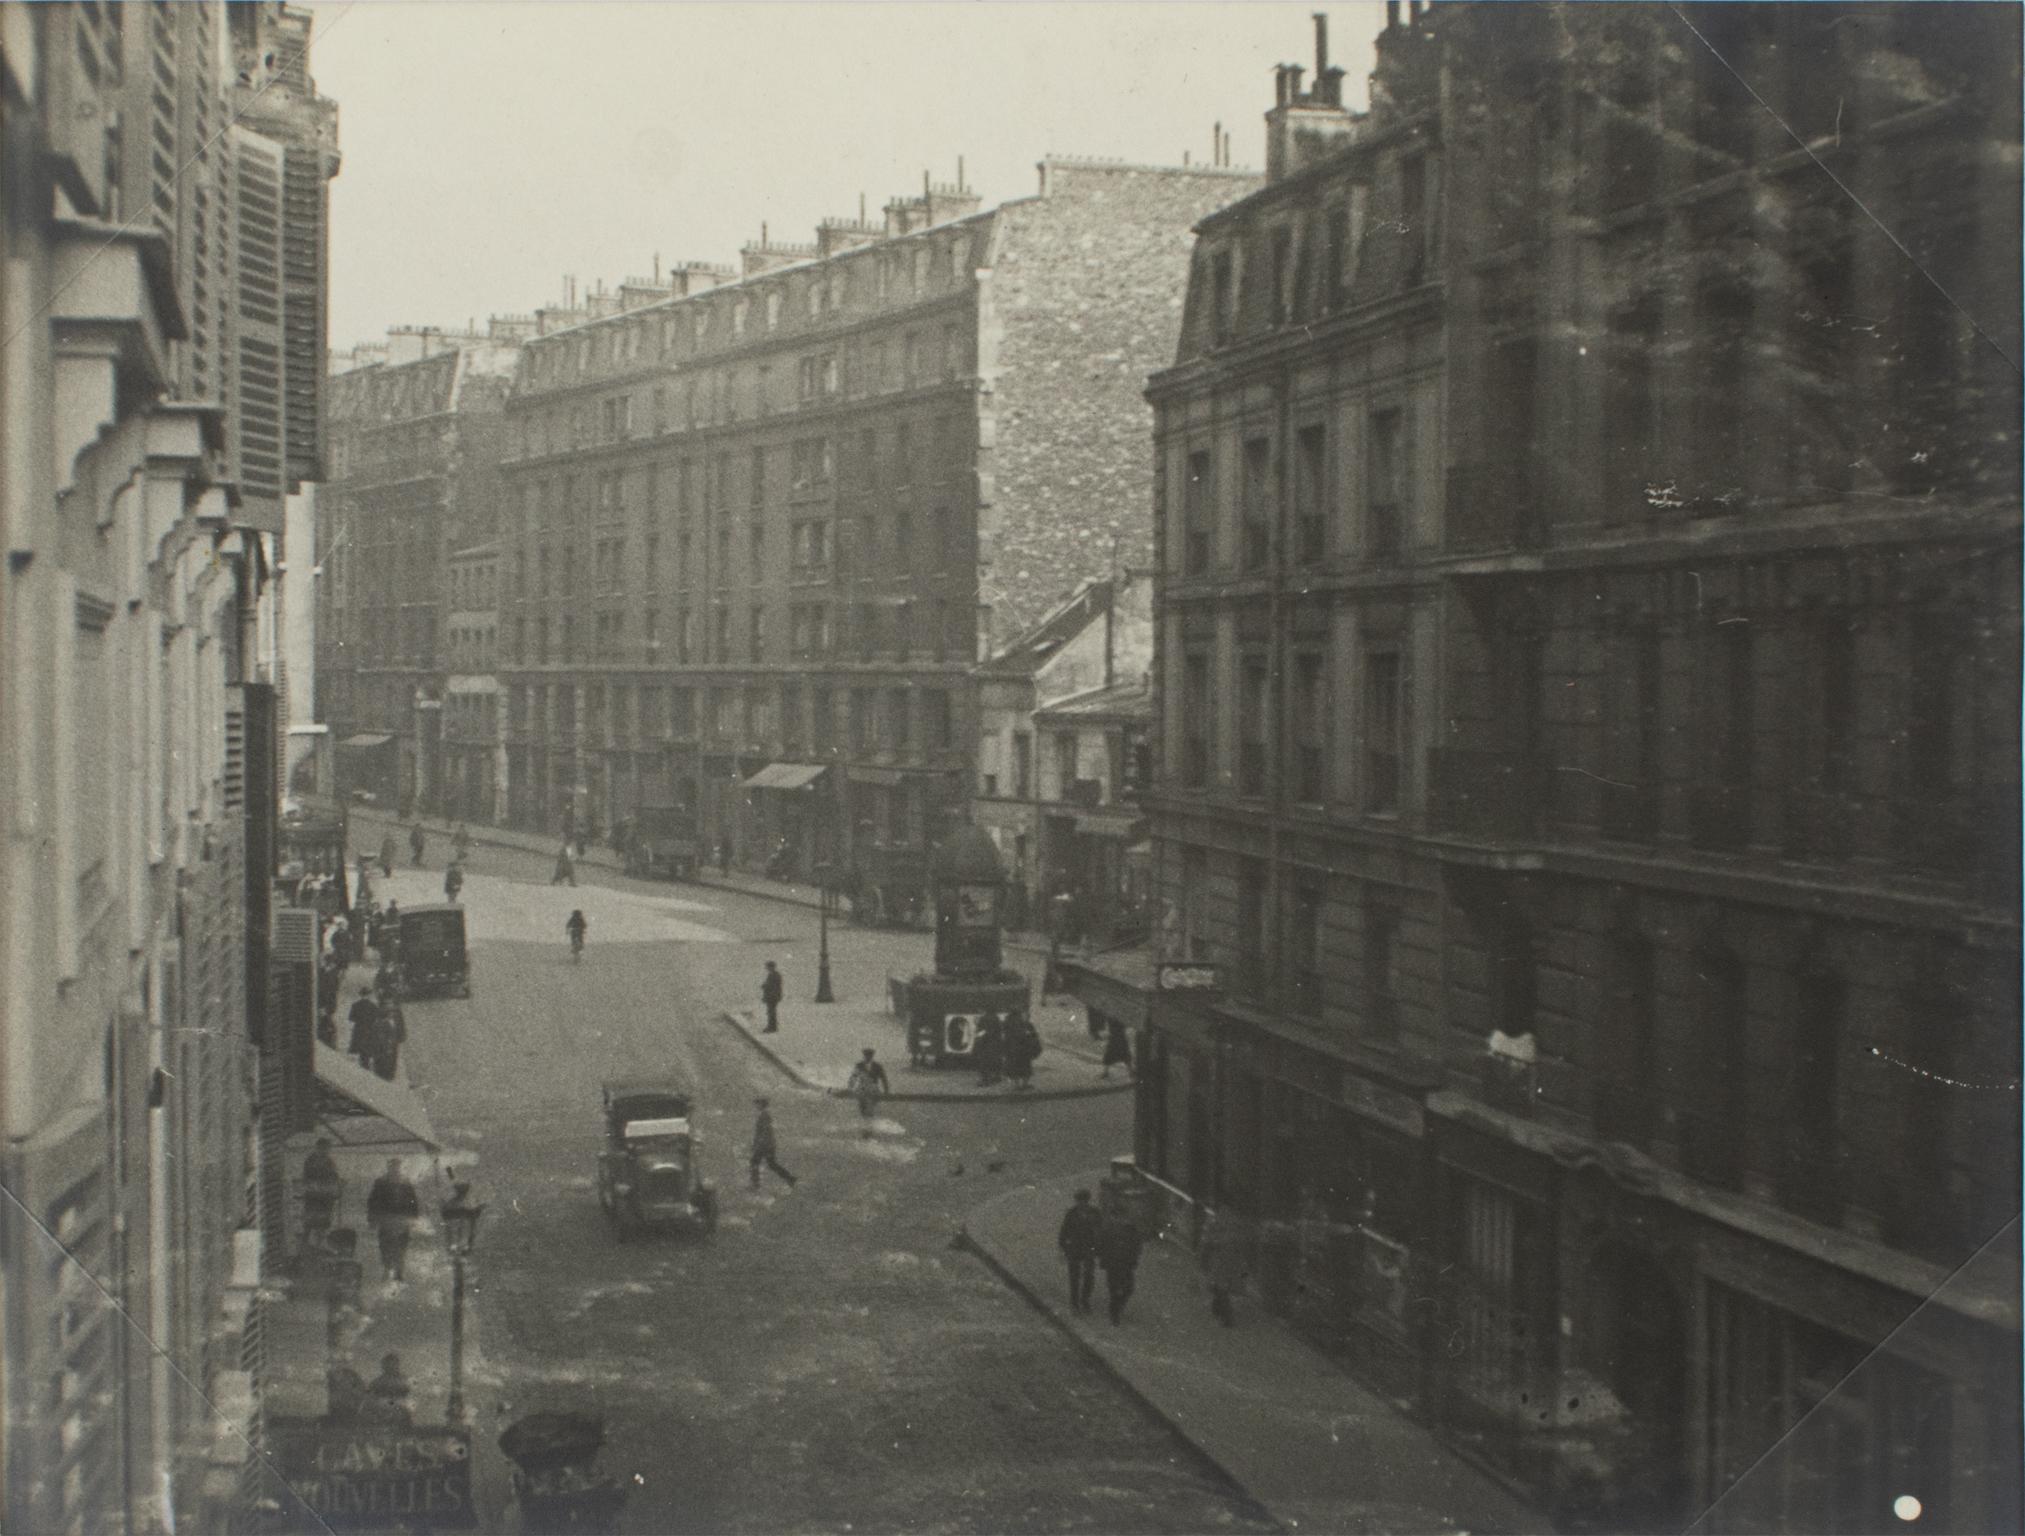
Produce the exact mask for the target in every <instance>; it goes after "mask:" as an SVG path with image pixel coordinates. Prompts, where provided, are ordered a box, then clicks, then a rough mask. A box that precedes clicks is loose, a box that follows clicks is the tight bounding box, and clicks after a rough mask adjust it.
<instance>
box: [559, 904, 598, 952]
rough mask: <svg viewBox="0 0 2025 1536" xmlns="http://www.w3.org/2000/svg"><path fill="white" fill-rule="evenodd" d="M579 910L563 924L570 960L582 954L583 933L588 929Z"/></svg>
mask: <svg viewBox="0 0 2025 1536" xmlns="http://www.w3.org/2000/svg"><path fill="white" fill-rule="evenodd" d="M590 926H591V925H590V923H589V922H588V921H587V920H586V919H585V917H584V914H583V912H582V910H581V909H579V910H577V911H575V912H572V913H570V920H569V921H568V922H567V923H565V924H563V927H564V928H565V929H567V930H568V932H569V936H570V958H571V959H572V960H574V959H577V958H579V957H580V956H581V955H582V954H583V952H584V932H585V930H586V929H588V928H589V927H590Z"/></svg>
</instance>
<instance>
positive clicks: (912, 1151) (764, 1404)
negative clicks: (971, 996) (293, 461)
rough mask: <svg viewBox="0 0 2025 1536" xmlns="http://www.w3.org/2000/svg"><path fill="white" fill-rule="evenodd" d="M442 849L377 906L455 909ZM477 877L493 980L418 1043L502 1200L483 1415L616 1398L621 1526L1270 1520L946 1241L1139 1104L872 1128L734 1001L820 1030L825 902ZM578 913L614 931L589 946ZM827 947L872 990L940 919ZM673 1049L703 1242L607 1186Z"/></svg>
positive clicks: (1088, 1151) (909, 964)
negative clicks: (790, 1073) (771, 1048)
mask: <svg viewBox="0 0 2025 1536" xmlns="http://www.w3.org/2000/svg"><path fill="white" fill-rule="evenodd" d="M374 840H375V841H377V831H375V832H374ZM404 851H405V849H404ZM447 852H448V850H447V848H445V847H443V846H441V845H440V844H439V845H438V846H436V847H434V848H432V849H431V850H430V854H429V865H430V868H428V869H427V870H426V871H422V872H409V871H397V873H396V876H395V879H394V880H393V882H392V883H391V887H390V888H389V887H385V886H383V889H382V892H381V894H382V898H383V899H384V897H385V895H386V894H387V893H388V889H390V890H391V894H392V895H394V896H395V897H396V898H398V899H399V900H401V902H402V903H403V905H410V904H413V903H414V902H417V901H423V900H440V899H441V878H442V874H441V871H442V862H443V859H444V858H445V857H446V856H447ZM468 867H469V868H470V870H471V874H470V878H469V882H468V884H467V885H466V887H465V892H464V905H465V906H466V908H467V909H468V911H469V912H470V925H471V930H472V933H473V936H474V994H475V995H474V997H473V998H472V999H471V1000H470V1001H468V1002H462V1001H444V1002H424V1003H418V1004H415V1005H412V1006H411V1007H410V1009H409V1023H410V1041H409V1048H408V1058H407V1061H408V1071H409V1073H410V1075H411V1077H412V1078H413V1080H414V1082H415V1084H416V1087H417V1089H418V1091H419V1092H420V1093H421V1094H422V1095H423V1097H424V1098H425V1100H426V1101H427V1103H428V1105H429V1109H430V1113H431V1115H432V1116H433V1118H434V1120H435V1123H436V1125H437V1127H438V1128H439V1131H440V1132H441V1133H442V1134H443V1136H444V1139H445V1141H446V1142H447V1143H448V1144H449V1146H450V1149H451V1150H450V1153H449V1157H450V1159H451V1160H454V1161H456V1162H459V1163H472V1164H475V1167H476V1194H477V1196H478V1198H481V1199H483V1200H484V1201H485V1202H486V1203H487V1215H486V1218H485V1227H484V1230H483V1231H482V1232H481V1238H480V1244H479V1253H478V1258H477V1262H476V1266H475V1270H474V1274H475V1281H476V1292H475V1308H476V1312H475V1315H476V1317H477V1319H478V1340H477V1349H476V1351H475V1353H474V1359H475V1361H476V1364H475V1366H474V1389H473V1390H472V1392H471V1394H470V1395H471V1403H472V1409H473V1418H474V1422H475V1424H476V1425H477V1427H478V1428H479V1430H480V1432H481V1433H483V1434H485V1435H487V1436H492V1435H496V1434H497V1433H498V1431H499V1429H500V1428H501V1427H502V1426H503V1425H504V1424H505V1423H506V1422H508V1421H509V1420H510V1419H511V1418H512V1417H514V1416H515V1415H517V1414H519V1413H522V1412H526V1411H529V1410H531V1409H534V1408H538V1407H551V1406H596V1407H598V1408H601V1409H602V1410H604V1411H605V1412H606V1413H607V1415H608V1416H609V1419H610V1424H611V1434H612V1439H611V1446H610V1448H609V1450H608V1451H607V1453H606V1462H605V1465H606V1467H607V1469H608V1470H611V1471H614V1472H619V1473H622V1474H625V1475H630V1476H634V1477H636V1478H637V1479H638V1482H637V1484H636V1488H635V1493H634V1497H633V1500H632V1502H631V1505H630V1507H629V1509H628V1513H627V1516H626V1521H625V1528H626V1529H627V1530H630V1531H640V1532H649V1531H678V1530H680V1531H697V1530H727V1531H748V1530H756V1531H778V1530H808V1529H817V1528H820V1529H828V1530H855V1531H867V1530H871V1531H877V1530H900V1529H905V1530H910V1531H945V1530H947V1531H967V1530H1020V1531H1028V1530H1031V1531H1049V1530H1102V1531H1140V1530H1144V1531H1163V1530H1187V1531H1208V1530H1221V1529H1265V1528H1268V1524H1267V1522H1266V1521H1265V1520H1264V1519H1263V1517H1262V1516H1261V1515H1260V1514H1259V1513H1258V1512H1257V1511H1256V1510H1254V1509H1252V1508H1251V1507H1250V1506H1249V1505H1248V1503H1247V1501H1246V1500H1245V1499H1244V1497H1243V1495H1241V1494H1240V1493H1238V1492H1237V1491H1236V1490H1235V1489H1233V1488H1232V1487H1231V1486H1230V1485H1229V1484H1228V1483H1227V1482H1224V1481H1223V1480H1222V1479H1221V1478H1220V1477H1219V1476H1218V1475H1217V1474H1215V1473H1214V1472H1212V1471H1210V1470H1209V1469H1207V1468H1206V1467H1205V1466H1204V1465H1203V1464H1202V1463H1201V1462H1200V1461H1199V1460H1198V1459H1197V1458H1196V1457H1195V1456H1194V1454H1193V1453H1192V1452H1191V1451H1190V1450H1189V1449H1188V1448H1187V1447H1186V1446H1185V1445H1183V1443H1182V1442H1181V1441H1180V1440H1179V1439H1178V1438H1176V1437H1175V1436H1174V1435H1173V1434H1172V1432H1171V1431H1170V1430H1168V1429H1167V1428H1166V1426H1165V1425H1164V1424H1162V1423H1161V1422H1159V1421H1158V1420H1156V1419H1154V1418H1152V1417H1151V1416H1150V1415H1149V1414H1148V1413H1147V1412H1146V1411H1145V1410H1144V1409H1142V1408H1141V1407H1139V1406H1138V1405H1137V1404H1136V1403H1134V1402H1133V1401H1132V1400H1131V1399H1130V1398H1128V1397H1127V1396H1126V1395H1125V1394H1123V1393H1122V1392H1121V1391H1120V1390H1119V1389H1118V1388H1117V1386H1116V1385H1115V1384H1114V1383H1113V1381H1112V1380H1111V1378H1110V1377H1108V1376H1107V1375H1105V1374H1104V1373H1103V1372H1102V1371H1101V1370H1100V1369H1099V1368H1098V1367H1097V1366H1096V1365H1095V1364H1093V1363H1092V1362H1091V1361H1090V1360H1089V1359H1088V1357H1087V1356H1085V1355H1084V1354H1082V1353H1081V1352H1080V1351H1079V1350H1078V1349H1077V1347H1076V1346H1075V1345H1074V1344H1072V1343H1071V1342H1069V1341H1068V1340H1067V1339H1065V1338H1064V1337H1063V1336H1062V1335H1061V1334H1060V1333H1059V1332H1057V1331H1056V1330H1055V1329H1054V1328H1053V1327H1051V1326H1050V1325H1049V1324H1048V1323H1047V1322H1046V1321H1045V1320H1043V1319H1042V1318H1041V1317H1039V1316H1038V1315H1037V1314H1036V1313H1035V1312H1034V1311H1033V1310H1032V1308H1030V1307H1029V1306H1028V1305H1027V1304H1026V1303H1025V1302H1024V1301H1022V1300H1020V1299H1019V1298H1018V1297H1017V1296H1015V1295H1014V1294H1013V1293H1012V1292H1011V1291H1009V1290H1008V1289H1006V1288H1005V1287H1004V1286H1003V1285H1002V1284H1001V1282H999V1281H998V1280H997V1279H996V1278H994V1277H993V1276H992V1275H991V1274H990V1272H989V1271H988V1270H987V1269H986V1268H985V1267H984V1266H983V1265H982V1264H981V1263H980V1262H979V1261H978V1260H977V1259H975V1258H974V1257H972V1256H971V1255H969V1254H967V1253H965V1252H963V1251H959V1250H955V1249H952V1247H951V1238H952V1236H953V1234H954V1233H955V1232H956V1230H957V1228H958V1226H959V1225H960V1224H961V1222H962V1220H963V1218H964V1216H965V1215H966V1214H967V1213H968V1212H969V1211H970V1210H971V1209H973V1208H974V1207H975V1206H976V1205H977V1204H978V1203H979V1202H980V1201H982V1200H984V1199H986V1198H988V1197H989V1196H990V1195H992V1194H994V1193H996V1192H999V1191H1002V1190H1005V1189H1008V1188H1011V1187H1013V1185H1014V1184H1015V1183H1016V1182H1023V1181H1029V1180H1038V1179H1044V1178H1048V1177H1058V1176H1061V1175H1064V1174H1072V1173H1073V1172H1074V1171H1075V1170H1077V1169H1079V1168H1088V1167H1091V1166H1094V1165H1097V1164H1099V1163H1101V1162H1103V1161H1104V1160H1105V1159H1106V1158H1107V1157H1109V1156H1110V1155H1111V1154H1112V1153H1114V1152H1117V1151H1120V1150H1123V1149H1125V1148H1126V1147H1128V1146H1129V1143H1130V1114H1131V1103H1130V1098H1129V1096H1126V1095H1117V1096H1112V1097H1104V1098H1093V1099H1080V1100H1069V1101H1064V1102H1056V1103H1028V1104H1019V1103H1014V1102H1005V1103H994V1104H978V1105H973V1104H940V1103H909V1104H898V1105H890V1106H887V1112H886V1113H884V1114H882V1115H881V1117H880V1118H879V1119H877V1120H876V1121H875V1122H874V1134H873V1135H872V1136H871V1137H870V1138H866V1137H863V1136H862V1135H861V1134H860V1127H861V1121H860V1119H859V1117H858V1114H857V1111H856V1108H855V1106H853V1105H851V1104H849V1103H847V1102H843V1101H840V1100H837V1099H831V1098H825V1097H822V1096H820V1095H817V1094H814V1093H810V1092H807V1091H805V1090H802V1089H799V1088H796V1087H795V1086H793V1085H792V1084H791V1083H790V1082H789V1081H787V1080H786V1079H785V1078H784V1077H783V1076H782V1075H781V1073H780V1072H779V1070H778V1069H777V1068H776V1067H774V1066H773V1065H772V1064H771V1063H769V1062H767V1061H766V1060H765V1059H764V1058H762V1057H761V1056H760V1055H759V1054H758V1053H757V1052H755V1051H754V1050H753V1049H752V1047H751V1045H750V1044H748V1043H747V1042H746V1041H745V1040H744V1039H742V1038H741V1037H739V1036H738V1035H737V1034H735V1033H734V1032H733V1031H731V1030H730V1029H729V1028H728V1027H727V1026H725V1025H724V1024H723V1023H721V1022H720V1021H719V1015H720V1013H721V1012H722V1010H723V1009H724V1008H726V1007H727V1006H732V1005H742V1004H745V1003H747V1002H749V1001H751V1000H752V998H753V997H754V995H755V994H756V992H757V987H758V978H759V974H760V970H761V964H762V961H764V960H765V959H768V958H773V959H777V960H778V961H779V962H780V963H781V966H782V969H783V971H784V972H785V973H786V975H787V978H788V1001H787V1003H786V1004H785V1005H784V1007H783V1010H782V1017H783V1026H784V1028H785V1029H786V1030H788V1031H795V1030H801V1029H815V1028H821V1027H823V1024H822V1021H821V1010H819V1009H816V1008H814V1007H813V1006H812V1005H810V1004H808V1003H807V1002H806V1001H805V999H806V998H807V997H808V995H809V993H810V992H811V991H812V990H813V986H814V979H815V959H814V949H815V915H814V914H813V913H810V912H807V911H804V910H800V909H796V908H790V907H785V906H781V905H779V904H776V903H771V902H767V901H764V900H761V899H757V898H749V897H745V896H740V895H736V894H731V893H724V892H717V891H698V890H697V889H696V888H694V887H687V886H681V885H649V884H644V883H641V882H634V881H626V880H621V879H618V878H616V877H611V876H606V875H602V874H591V875H587V876H581V877H580V878H582V879H583V880H584V883H583V884H582V885H580V886H579V887H578V888H576V889H574V890H571V889H568V888H563V889H552V888H551V887H550V886H549V885H548V883H547V882H548V877H549V873H550V861H549V860H547V859H545V858H540V857H537V856H534V855H523V854H518V853H513V852H508V851H504V850H498V849H492V848H481V849H479V850H478V851H477V853H476V855H475V857H474V858H473V859H472V860H471V861H470V864H469V866H468ZM706 898H707V899H706ZM572 907H581V908H582V909H583V910H584V912H585V914H586V916H587V917H588V918H589V921H590V941H589V946H588V950H587V953H586V955H585V958H584V961H583V963H582V964H580V965H573V964H572V963H571V962H570V959H569V953H568V948H567V945H566V942H565V939H564V932H563V922H564V919H565V917H566V916H567V915H568V913H569V911H570V909H571V908H572ZM832 950H833V964H834V968H835V980H836V986H837V990H838V992H839V995H840V996H844V997H868V996H871V995H873V994H874V991H875V990H876V989H879V988H882V987H883V978H884V975H885V972H886V970H887V969H888V968H889V967H892V968H908V969H911V968H914V967H916V966H919V965H920V964H922V963H923V962H924V961H925V959H926V957H927V953H928V940H927V938H926V937H925V936H923V935H897V934H883V933H867V932H861V931H859V930H856V929H852V928H843V929H840V930H837V931H835V932H833V945H832ZM866 1043H871V1044H884V1042H872V1041H868V1042H866ZM882 1054H883V1053H882ZM659 1071H674V1072H677V1073H680V1074H682V1075H683V1076H685V1077H687V1078H688V1079H689V1080H690V1081H691V1082H692V1083H693V1084H694V1085H695V1087H696V1090H697V1093H698V1097H699V1109H698V1115H697V1123H698V1125H699V1127H700V1129H701V1131H702V1134H703V1136H704V1138H705V1142H704V1149H703V1154H702V1156H703V1161H704V1164H705V1167H706V1169H707V1171H708V1172H709V1173H710V1174H711V1175H712V1176H713V1177H715V1178H716V1179H717V1181H718V1182H719V1184H720V1186H721V1189H722V1191H723V1208H724V1209H723V1219H722V1223H721V1225H720V1227H719V1230H718V1231H717V1233H716V1234H715V1235H714V1236H711V1237H708V1238H691V1237H682V1236H674V1237H668V1238H664V1239H660V1240H654V1241H649V1242H644V1243H637V1244H631V1245H626V1246H621V1245H619V1244H617V1243H615V1242H614V1240H613V1238H612V1236H611V1234H610V1232H609V1231H608V1230H607V1227H606V1224H605V1220H604V1218H603V1216H602V1215H601V1213H600V1211H599V1208H598V1204H597V1199H596V1195H595V1192H594V1187H593V1169H594V1159H595V1156H596V1151H597V1146H598V1138H599V1128H600V1122H599V1097H598V1089H599V1083H600V1080H601V1079H602V1078H604V1077H606V1076H611V1075H624V1074H629V1073H643V1072H659ZM756 1093H764V1094H767V1095H768V1096H769V1097H771V1098H772V1100H773V1104H774V1115H775V1119H776V1122H777V1125H778V1128H779V1133H780V1142H781V1160H782V1161H783V1162H784V1163H785V1164H786V1166H787V1167H788V1168H790V1169H791V1170H793V1171H794V1172H795V1173H796V1174H797V1175H798V1176H799V1177H800V1179H801V1182H800V1184H799V1186H798V1187H796V1188H794V1189H793V1190H789V1189H788V1188H787V1187H786V1186H785V1185H783V1184H781V1183H779V1182H777V1181H775V1180H774V1179H773V1178H772V1176H771V1175H768V1176H767V1179H768V1182H767V1184H766V1185H765V1186H764V1187H763V1188H762V1189H761V1190H759V1191H758V1192H756V1193H755V1192H753V1191H751V1190H750V1189H749V1188H748V1187H747V1183H746V1178H745V1169H744V1165H743V1159H744V1154H745V1148H746V1145H747V1137H748V1133H749V1131H750V1127H751V1116H752V1098H753V1096H754V1095H755V1094H756ZM959 1170H960V1171H959Z"/></svg>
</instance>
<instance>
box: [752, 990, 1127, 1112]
mask: <svg viewBox="0 0 2025 1536" xmlns="http://www.w3.org/2000/svg"><path fill="white" fill-rule="evenodd" d="M718 1018H719V1019H720V1020H721V1021H722V1022H723V1023H726V1024H729V1025H730V1026H731V1027H732V1028H733V1029H735V1030H737V1031H738V1033H739V1034H741V1035H743V1036H744V1037H745V1040H746V1043H747V1044H749V1045H750V1046H751V1047H752V1048H753V1049H754V1050H756V1051H758V1052H759V1053H760V1055H762V1056H764V1057H765V1058H766V1059H767V1060H768V1061H770V1062H772V1063H773V1064H774V1065H775V1066H776V1067H778V1068H779V1069H780V1070H781V1072H782V1073H783V1074H784V1075H785V1076H786V1077H788V1078H789V1079H790V1080H791V1081H793V1082H794V1083H795V1084H796V1085H797V1086H798V1087H802V1088H806V1089H808V1090H809V1092H811V1093H820V1094H824V1095H827V1096H828V1097H830V1098H833V1099H848V1098H850V1097H851V1091H850V1090H849V1089H848V1088H828V1087H825V1086H824V1085H823V1084H821V1083H817V1082H811V1081H810V1080H809V1079H808V1078H806V1077H804V1076H802V1074H801V1073H800V1071H798V1070H797V1069H796V1068H795V1066H794V1065H793V1063H791V1062H789V1061H788V1060H787V1058H785V1057H784V1056H782V1055H781V1054H780V1053H779V1052H778V1051H776V1050H775V1049H774V1048H773V1047H772V1046H770V1045H768V1044H767V1043H766V1042H765V1041H764V1040H762V1039H760V1038H759V1035H758V1033H757V1032H756V1031H754V1030H752V1029H749V1028H747V1027H746V1024H745V1021H744V1020H743V1019H741V1018H739V1016H738V1015H737V1014H735V1013H732V1012H731V1011H729V1010H728V1009H727V1010H725V1011H724V1012H721V1013H719V1014H718ZM1134 1086H1135V1080H1134V1079H1132V1078H1129V1077H1128V1078H1126V1079H1125V1080H1124V1081H1123V1082H1113V1083H1093V1084H1091V1085H1089V1086H1088V1087H1084V1088H1037V1089H1035V1090H1033V1091H1032V1092H1030V1093H1003V1094H983V1093H938V1092H935V1091H934V1090H932V1089H931V1090H927V1091H922V1092H909V1091H907V1090H905V1089H896V1090H894V1091H893V1092H892V1093H885V1094H881V1095H880V1096H879V1097H880V1100H881V1102H883V1103H887V1104H1045V1103H1050V1102H1053V1101H1054V1100H1057V1099H1095V1098H1103V1097H1105V1096H1106V1095H1108V1094H1114V1093H1126V1092H1129V1091H1130V1090H1131V1089H1132V1088H1133V1087H1134Z"/></svg>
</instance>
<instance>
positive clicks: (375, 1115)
mask: <svg viewBox="0 0 2025 1536" xmlns="http://www.w3.org/2000/svg"><path fill="white" fill-rule="evenodd" d="M316 1098H317V1106H316V1110H317V1120H318V1122H319V1123H320V1124H321V1125H322V1126H323V1128H324V1129H325V1130H326V1131H328V1132H329V1133H330V1136H331V1139H332V1140H333V1141H335V1142H337V1144H338V1145H339V1146H344V1147H387V1146H402V1145H407V1144H411V1143H415V1142H420V1143H421V1144H422V1145H423V1146H425V1147H429V1148H432V1149H433V1148H435V1147H437V1146H440V1145H441V1143H439V1142H438V1141H437V1140H436V1128H435V1127H434V1126H433V1125H431V1124H430V1123H429V1111H428V1110H426V1109H424V1108H423V1107H422V1101H421V1100H420V1099H418V1098H416V1097H415V1093H414V1090H413V1089H411V1088H409V1087H408V1085H407V1084H406V1083H400V1082H393V1083H390V1082H388V1081H387V1080H386V1079H385V1078H383V1077H379V1076H377V1075H375V1074H374V1073H371V1072H368V1071H367V1070H366V1069H365V1068H364V1067H362V1066H360V1065H359V1064H358V1063H357V1062H355V1061H353V1060H352V1059H351V1057H349V1056H347V1055H345V1054H344V1053H343V1052H342V1051H338V1050H334V1049H332V1048H331V1047H330V1046H327V1045H325V1044H324V1043H323V1042H322V1041H321V1040H319V1041H317V1043H316Z"/></svg>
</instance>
